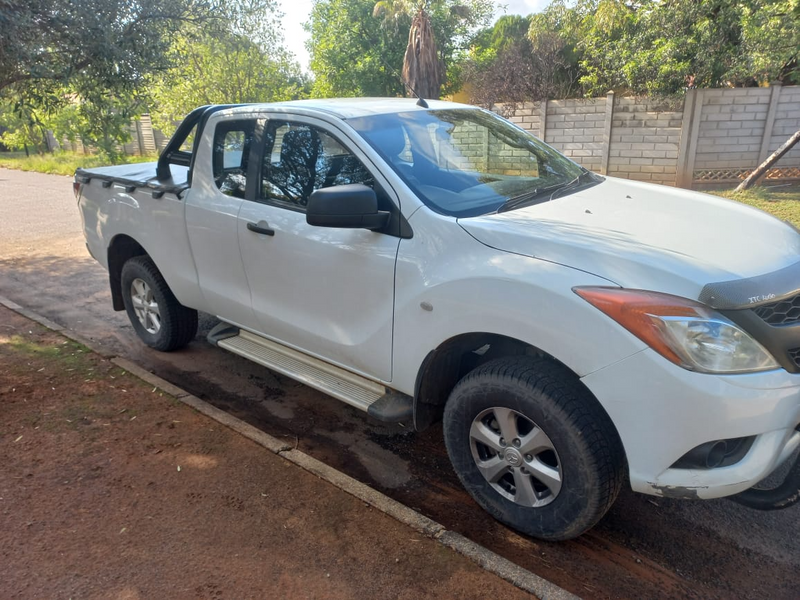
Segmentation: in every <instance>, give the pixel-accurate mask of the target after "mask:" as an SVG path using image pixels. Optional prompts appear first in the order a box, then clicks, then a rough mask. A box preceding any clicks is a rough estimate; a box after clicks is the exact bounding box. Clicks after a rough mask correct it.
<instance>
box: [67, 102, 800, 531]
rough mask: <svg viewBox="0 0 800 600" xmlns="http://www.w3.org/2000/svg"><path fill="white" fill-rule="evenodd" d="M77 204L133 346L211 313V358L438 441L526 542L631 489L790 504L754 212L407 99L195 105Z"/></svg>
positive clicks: (787, 388) (787, 339)
mask: <svg viewBox="0 0 800 600" xmlns="http://www.w3.org/2000/svg"><path fill="white" fill-rule="evenodd" d="M188 140H192V142H191V143H188ZM74 188H75V193H76V196H77V197H78V198H79V204H80V211H81V215H82V219H83V227H84V233H85V236H86V241H87V246H88V249H89V252H90V253H91V254H92V256H94V257H95V259H97V260H98V261H99V262H100V263H101V264H102V265H103V266H105V267H106V268H107V269H108V272H109V276H110V283H111V293H112V297H113V304H114V308H115V309H116V310H126V311H127V313H128V315H129V317H130V320H131V323H132V324H133V327H134V328H135V330H136V332H137V333H138V335H139V336H140V337H141V339H142V340H143V341H144V342H145V343H146V344H148V345H149V346H152V347H153V348H155V349H158V350H162V351H170V350H176V349H178V348H181V347H183V346H185V345H187V344H188V343H189V342H191V341H192V340H193V339H194V337H195V335H196V331H197V311H205V312H207V313H211V314H213V315H216V316H217V317H219V319H220V320H221V321H222V324H221V325H220V326H218V327H216V328H215V329H214V330H213V331H212V332H211V333H210V334H209V340H210V341H211V342H212V343H214V344H216V345H217V346H219V347H221V348H224V349H226V350H228V351H230V352H234V353H236V354H239V355H241V356H243V357H246V358H248V359H250V360H253V361H255V362H257V363H260V364H262V365H264V366H265V367H268V368H270V369H273V370H275V371H279V372H281V373H284V374H286V375H288V376H290V377H293V378H295V379H297V380H299V381H301V382H303V383H305V384H307V385H309V386H312V387H314V388H317V389H319V390H322V391H323V392H326V393H328V394H330V395H331V396H333V397H335V398H338V399H339V400H342V401H344V402H347V403H349V404H351V405H353V406H355V407H357V408H360V409H362V410H364V411H366V412H367V413H368V414H370V415H372V416H373V417H375V418H378V419H382V420H385V421H413V423H414V426H415V427H416V428H417V429H424V428H426V427H428V426H429V425H431V424H432V423H435V422H437V421H439V420H441V421H443V430H444V440H445V443H446V446H447V451H448V453H449V456H450V459H451V461H452V464H453V467H454V469H455V471H456V473H457V474H458V476H459V478H460V479H461V481H462V483H463V485H464V487H465V488H466V489H467V490H468V491H469V493H470V494H471V495H472V496H473V497H474V499H475V500H476V501H477V502H478V503H479V504H480V505H481V506H482V507H483V508H485V509H486V510H487V511H488V512H489V513H491V514H492V515H493V516H494V517H496V518H497V519H499V520H500V521H502V522H504V523H506V524H508V525H510V526H511V527H513V528H515V529H517V530H519V531H521V532H524V533H526V534H529V535H531V536H535V537H538V538H542V539H548V540H563V539H567V538H571V537H575V536H577V535H580V534H581V533H583V532H585V531H586V530H587V529H589V528H590V527H592V526H593V525H594V524H595V523H597V521H598V520H599V519H600V518H601V517H602V516H603V514H604V513H605V512H606V511H607V510H608V508H609V507H610V506H611V504H612V503H613V501H614V499H615V498H616V496H617V493H618V492H619V490H620V487H621V486H622V485H623V483H624V482H626V481H630V485H631V487H632V488H633V490H635V491H637V492H642V493H645V494H654V495H660V496H666V497H670V498H701V499H707V498H719V497H723V496H734V498H736V499H737V500H739V501H740V502H742V503H745V504H747V505H749V506H752V507H755V508H771V509H774V508H782V507H784V506H788V505H790V504H793V503H794V502H796V501H797V499H798V497H800V491H798V490H799V489H800V467H799V466H798V461H797V460H796V458H795V457H796V455H797V449H798V446H800V233H798V231H797V230H796V229H795V228H793V227H792V226H791V225H789V224H787V223H783V222H781V221H779V220H777V219H775V218H773V217H771V216H768V215H766V214H764V213H762V212H760V211H758V210H755V209H752V208H749V207H746V206H743V205H740V204H738V203H735V202H731V201H727V200H723V199H719V198H714V197H710V196H706V195H703V194H698V193H694V192H690V191H684V190H678V189H671V188H666V187H659V186H655V185H649V184H644V183H635V182H631V181H623V180H619V179H614V178H612V177H601V176H598V175H595V174H593V173H591V172H589V171H587V170H586V169H584V168H582V167H581V166H579V165H577V164H576V163H574V162H572V161H570V160H569V159H567V158H565V157H564V156H562V155H561V154H559V153H558V152H556V151H555V150H554V149H552V148H550V147H549V146H547V145H545V144H544V143H542V142H541V141H539V140H537V139H536V138H535V137H533V136H532V135H530V134H529V133H527V132H525V131H523V130H521V129H519V128H517V127H515V126H514V125H512V124H510V123H509V122H507V121H505V120H504V119H502V118H500V117H498V116H496V115H494V114H492V113H490V112H487V111H484V110H481V109H478V108H475V107H470V106H465V105H460V104H454V103H448V102H438V101H437V102H434V101H431V102H430V103H429V105H428V104H426V103H425V102H423V101H420V102H418V103H415V102H414V100H407V99H349V100H313V101H299V102H288V103H279V104H265V105H245V106H210V107H202V108H199V109H197V110H195V111H193V112H192V113H191V114H190V115H189V116H188V117H187V118H186V120H185V121H184V123H183V124H182V125H181V126H180V127H179V129H178V131H177V132H176V134H175V136H174V137H173V139H172V140H171V141H170V143H169V145H168V146H167V147H166V148H165V150H164V151H163V152H162V154H161V156H160V158H159V160H158V163H155V164H152V163H151V164H136V165H122V166H116V167H105V168H97V169H85V170H84V169H81V170H78V171H77V173H76V176H75V183H74ZM786 465H789V468H788V474H787V475H786V476H785V478H784V479H783V483H778V484H777V485H772V486H771V487H766V488H764V489H758V488H756V487H754V486H757V484H759V482H762V480H764V479H765V478H766V477H767V476H770V475H771V474H773V472H774V471H775V470H776V469H778V468H779V467H780V468H783V470H784V471H787V469H786ZM773 478H774V475H773ZM762 485H763V484H762ZM751 488H753V489H751Z"/></svg>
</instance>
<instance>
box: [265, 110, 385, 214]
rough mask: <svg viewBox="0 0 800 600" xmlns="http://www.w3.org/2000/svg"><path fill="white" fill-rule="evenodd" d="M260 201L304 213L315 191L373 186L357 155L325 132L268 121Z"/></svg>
mask: <svg viewBox="0 0 800 600" xmlns="http://www.w3.org/2000/svg"><path fill="white" fill-rule="evenodd" d="M266 136H267V140H266V142H267V145H266V150H265V152H264V166H263V169H262V182H261V198H262V199H263V200H267V201H269V202H274V203H276V204H282V205H285V206H288V207H290V208H294V209H301V210H304V209H305V207H306V205H307V204H308V197H309V196H310V195H311V193H312V192H313V191H314V190H318V189H320V188H325V187H333V186H337V185H345V184H349V183H361V184H364V185H368V186H370V187H374V179H373V178H372V175H370V173H369V171H367V169H366V167H364V165H363V164H362V163H361V161H360V160H358V158H357V157H356V156H354V155H353V154H352V153H351V152H350V151H349V150H347V149H346V148H345V147H344V146H343V145H342V144H341V143H340V142H339V141H338V140H337V139H336V138H334V137H333V136H331V135H330V134H328V133H327V132H326V131H324V130H322V129H320V128H318V127H314V126H313V125H306V124H303V123H291V122H288V121H270V123H269V124H268V126H267V131H266Z"/></svg>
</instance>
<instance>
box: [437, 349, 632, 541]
mask: <svg viewBox="0 0 800 600" xmlns="http://www.w3.org/2000/svg"><path fill="white" fill-rule="evenodd" d="M494 408H498V409H499V410H498V412H497V413H495V411H494V410H492V409H494ZM504 409H511V411H514V412H513V413H511V414H512V415H513V423H515V424H517V425H518V426H519V427H520V428H521V429H520V431H522V430H523V429H524V427H525V424H526V423H528V424H529V425H535V426H536V427H538V428H539V429H541V430H542V431H543V432H544V433H545V434H546V436H545V438H547V442H548V443H551V444H552V448H553V449H554V450H553V451H552V452H551V451H550V450H541V452H542V454H541V455H537V456H533V462H527V461H529V457H531V455H530V454H526V455H524V457H522V458H521V457H520V456H519V455H515V454H514V453H513V452H511V453H509V452H508V450H509V448H508V447H506V445H508V446H510V442H505V440H504V438H502V437H501V438H500V440H501V441H500V444H505V445H502V450H501V451H500V452H499V453H497V454H496V457H497V459H502V460H504V461H505V460H506V455H508V456H509V457H510V458H508V460H509V461H512V462H510V463H509V462H507V461H506V464H513V465H516V464H517V461H519V460H522V461H526V462H522V463H519V464H521V466H520V467H517V466H513V467H504V469H506V470H505V471H504V475H503V476H502V477H503V479H500V480H499V481H495V484H490V483H489V481H488V480H487V479H486V478H485V477H484V475H483V474H482V473H481V471H480V470H479V468H478V465H477V460H480V461H482V462H481V464H482V465H484V466H485V465H487V464H489V463H487V462H483V461H485V460H494V459H495V457H494V456H492V451H491V450H488V454H487V449H488V448H490V446H484V445H482V444H480V443H477V444H474V445H472V443H471V441H470V430H471V427H472V425H473V421H474V420H476V418H478V417H480V416H481V415H488V416H484V417H483V419H487V418H488V419H489V421H485V420H484V421H481V420H479V421H478V423H489V425H488V427H489V428H490V429H489V430H486V431H490V432H492V433H494V434H495V435H498V434H499V433H501V432H502V430H501V429H500V425H499V424H498V422H497V419H494V417H495V415H496V414H497V415H503V414H509V413H508V412H507V411H506V410H504ZM531 422H532V423H531ZM494 425H497V429H496V430H495V429H491V428H492V427H493V426H494ZM511 428H512V429H513V425H512V426H511ZM530 431H533V430H532V429H531V430H529V432H530ZM519 438H522V439H524V437H523V436H519ZM444 439H445V444H446V445H447V452H448V454H449V455H450V460H451V462H452V464H453V467H454V469H455V471H456V474H457V475H458V477H459V479H460V480H461V483H462V484H463V486H464V488H465V489H466V490H467V492H469V494H470V495H471V496H472V497H473V498H474V499H475V501H476V502H477V503H478V504H480V505H481V506H482V507H483V508H484V509H485V510H486V511H487V512H489V514H491V515H492V516H493V517H494V518H495V519H497V520H498V521H500V522H502V523H505V524H506V525H508V526H510V527H512V528H514V529H516V530H518V531H520V532H522V533H525V534H527V535H530V536H532V537H535V538H539V539H543V540H552V541H558V540H567V539H570V538H574V537H577V536H579V535H581V534H582V533H584V532H586V531H587V530H589V529H591V528H592V527H593V526H594V525H595V524H596V523H597V522H598V521H599V520H600V519H601V518H602V517H603V515H605V513H606V512H607V511H608V509H609V508H610V507H611V505H612V504H613V503H614V500H616V497H617V494H618V493H619V490H620V487H621V485H622V481H623V478H624V469H625V456H624V451H623V449H622V444H621V442H620V439H619V435H618V434H617V432H616V429H615V428H614V426H613V424H612V423H611V420H610V419H609V417H608V415H607V414H606V413H605V411H603V409H602V408H601V407H600V405H599V404H598V403H597V401H596V400H595V399H594V398H593V397H592V396H591V395H590V393H589V391H588V390H586V389H585V388H584V387H583V386H582V385H581V384H580V382H579V381H578V380H577V378H576V376H575V375H574V374H573V373H572V372H570V371H569V370H568V369H566V368H565V367H564V366H562V365H560V364H558V363H555V362H553V361H550V360H547V359H540V358H534V357H512V358H501V359H497V360H493V361H490V362H488V363H486V364H485V365H482V366H480V367H478V368H477V369H475V370H474V371H472V372H470V373H469V374H467V375H466V376H465V377H464V378H463V379H462V380H461V381H459V382H458V384H456V386H455V388H454V389H453V391H452V393H451V394H450V398H449V399H448V401H447V405H446V406H445V411H444ZM491 439H493V440H494V438H491ZM515 439H516V438H515ZM473 448H475V451H476V452H477V453H478V455H479V458H478V459H476V458H473ZM539 451H540V450H537V452H539ZM538 456H541V457H542V460H543V461H544V462H547V463H548V465H549V466H551V469H552V468H554V467H552V465H557V468H558V469H560V471H559V478H560V489H558V490H557V491H556V493H555V494H554V493H553V492H552V490H551V489H550V488H549V487H547V486H546V485H543V484H541V482H540V481H538V480H536V479H535V477H532V478H531V479H530V481H531V482H532V483H531V485H533V488H534V489H536V490H540V491H537V495H536V498H537V500H536V502H537V503H539V502H549V503H546V504H544V505H542V506H536V507H534V506H532V505H529V506H522V505H521V504H519V503H517V502H516V501H515V500H516V499H517V497H518V492H517V491H516V490H517V487H516V486H515V485H511V486H510V485H509V482H512V483H516V482H517V479H516V477H518V476H520V477H524V475H520V473H519V472H517V473H515V471H518V470H520V469H521V470H522V473H523V474H524V473H525V468H526V467H527V468H528V469H530V466H531V465H533V464H534V462H535V461H537V460H539V459H538V458H537V457H538ZM540 464H541V463H540ZM528 473H529V474H530V473H531V471H530V470H529V471H528ZM542 481H545V480H544V479H542ZM520 482H522V480H520ZM497 487H501V488H503V490H505V491H506V493H507V494H508V489H509V488H510V489H511V495H510V497H507V496H505V495H503V493H502V492H501V491H498V489H497ZM553 488H555V486H553ZM523 495H524V494H523ZM539 495H541V496H542V497H543V499H542V498H540V497H539Z"/></svg>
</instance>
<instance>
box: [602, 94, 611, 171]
mask: <svg viewBox="0 0 800 600" xmlns="http://www.w3.org/2000/svg"><path fill="white" fill-rule="evenodd" d="M613 122H614V92H613V91H610V92H608V94H606V120H605V123H604V127H603V150H602V151H603V156H602V157H601V159H600V174H601V175H608V157H609V156H610V155H611V125H612V124H613Z"/></svg>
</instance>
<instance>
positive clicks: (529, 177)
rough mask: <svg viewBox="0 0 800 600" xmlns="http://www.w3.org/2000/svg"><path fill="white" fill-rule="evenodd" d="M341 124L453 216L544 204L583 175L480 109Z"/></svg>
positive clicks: (576, 167)
mask: <svg viewBox="0 0 800 600" xmlns="http://www.w3.org/2000/svg"><path fill="white" fill-rule="evenodd" d="M348 123H350V125H352V126H353V128H355V130H356V131H358V132H359V133H360V134H361V135H362V136H363V137H364V138H365V139H366V140H367V141H368V142H369V144H370V145H371V146H372V147H373V148H375V150H377V151H378V153H380V154H381V156H383V158H384V159H385V160H386V162H388V163H389V165H391V167H392V168H393V169H394V170H395V171H396V172H397V174H398V175H399V176H400V177H401V178H402V179H403V181H405V182H406V184H408V186H409V187H410V188H411V189H412V190H413V191H414V192H415V193H416V194H417V195H418V196H419V197H420V199H421V200H422V201H423V202H425V204H427V205H428V206H430V207H431V208H432V209H434V210H436V211H437V212H440V213H443V214H446V215H451V216H454V217H472V216H477V215H482V214H487V213H491V212H495V211H497V210H500V209H503V210H508V209H510V208H517V207H518V206H522V205H526V204H532V203H534V202H540V201H541V202H543V201H546V200H548V199H549V198H550V197H551V194H550V192H553V191H554V190H556V189H558V188H559V187H561V186H566V185H568V184H572V183H573V182H575V180H576V179H577V178H578V177H579V176H580V175H581V174H583V173H585V172H586V170H585V169H584V168H583V167H581V166H579V165H577V164H575V163H574V162H572V161H571V160H569V159H568V158H566V157H564V156H562V155H561V154H559V153H558V152H556V151H555V150H553V149H552V148H550V147H549V146H547V145H545V144H543V143H542V142H540V141H539V140H537V139H536V138H535V137H533V136H532V135H531V134H529V133H527V132H525V131H523V130H521V129H519V128H517V127H515V126H514V125H512V124H511V123H509V122H508V121H506V120H505V119H502V118H500V117H499V116H497V115H495V114H493V113H490V112H487V111H484V110H479V109H470V108H464V109H447V110H427V111H421V110H415V111H410V112H404V113H393V114H385V115H372V116H369V117H359V118H355V119H348ZM544 192H548V193H546V194H545V193H544Z"/></svg>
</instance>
